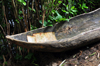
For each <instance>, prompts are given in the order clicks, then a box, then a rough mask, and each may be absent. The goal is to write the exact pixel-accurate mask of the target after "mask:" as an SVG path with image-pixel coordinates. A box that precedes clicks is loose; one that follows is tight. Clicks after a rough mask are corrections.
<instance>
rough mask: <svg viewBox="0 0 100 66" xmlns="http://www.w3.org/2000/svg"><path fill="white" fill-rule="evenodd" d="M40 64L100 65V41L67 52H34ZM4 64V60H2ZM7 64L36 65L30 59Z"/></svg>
mask: <svg viewBox="0 0 100 66" xmlns="http://www.w3.org/2000/svg"><path fill="white" fill-rule="evenodd" d="M34 55H35V57H36V58H37V61H36V62H35V63H36V64H38V66H60V64H61V63H63V65H62V66H100V65H99V64H100V42H97V43H93V44H91V45H88V46H84V47H81V48H78V49H74V50H70V51H66V52H58V53H54V52H53V53H52V52H37V51H35V52H34ZM0 65H2V62H0ZM5 66H36V65H34V64H31V63H30V61H27V60H23V61H18V62H17V63H15V62H13V61H10V60H9V61H7V65H5Z"/></svg>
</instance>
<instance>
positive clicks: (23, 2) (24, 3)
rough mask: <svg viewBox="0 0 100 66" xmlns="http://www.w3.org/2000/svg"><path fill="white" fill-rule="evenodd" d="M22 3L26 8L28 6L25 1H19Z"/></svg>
mask: <svg viewBox="0 0 100 66" xmlns="http://www.w3.org/2000/svg"><path fill="white" fill-rule="evenodd" d="M18 1H19V2H20V3H22V4H23V5H24V6H26V2H25V1H24V0H18Z"/></svg>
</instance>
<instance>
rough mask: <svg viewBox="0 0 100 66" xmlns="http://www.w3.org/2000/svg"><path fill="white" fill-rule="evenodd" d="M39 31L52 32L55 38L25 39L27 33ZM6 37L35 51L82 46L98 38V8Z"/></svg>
mask: <svg viewBox="0 0 100 66" xmlns="http://www.w3.org/2000/svg"><path fill="white" fill-rule="evenodd" d="M41 32H42V33H43V32H44V33H45V32H54V33H55V36H56V39H57V40H56V41H49V42H43V43H30V42H28V41H27V38H26V37H27V35H33V34H34V33H41ZM6 38H7V39H9V40H10V41H11V42H13V43H14V44H17V45H19V46H22V47H24V48H28V49H34V50H37V51H49V52H61V51H66V50H71V49H75V48H78V47H82V46H85V45H88V44H91V43H93V42H97V41H99V40H100V8H99V9H97V10H94V11H92V12H90V13H86V14H81V15H78V16H75V17H73V18H71V19H70V20H69V22H61V23H58V24H55V25H54V26H53V27H45V28H39V29H36V30H33V31H28V32H24V33H20V34H16V35H11V36H6Z"/></svg>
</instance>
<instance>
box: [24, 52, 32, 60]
mask: <svg viewBox="0 0 100 66" xmlns="http://www.w3.org/2000/svg"><path fill="white" fill-rule="evenodd" d="M32 55H33V53H28V55H26V56H25V59H28V60H30V59H31V58H32Z"/></svg>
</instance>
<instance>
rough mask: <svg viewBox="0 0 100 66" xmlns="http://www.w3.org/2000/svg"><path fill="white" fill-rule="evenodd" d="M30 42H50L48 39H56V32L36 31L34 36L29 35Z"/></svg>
mask: <svg viewBox="0 0 100 66" xmlns="http://www.w3.org/2000/svg"><path fill="white" fill-rule="evenodd" d="M27 40H28V42H33V43H41V42H48V41H56V40H57V39H56V37H55V33H54V32H46V33H35V34H33V36H30V35H27Z"/></svg>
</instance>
